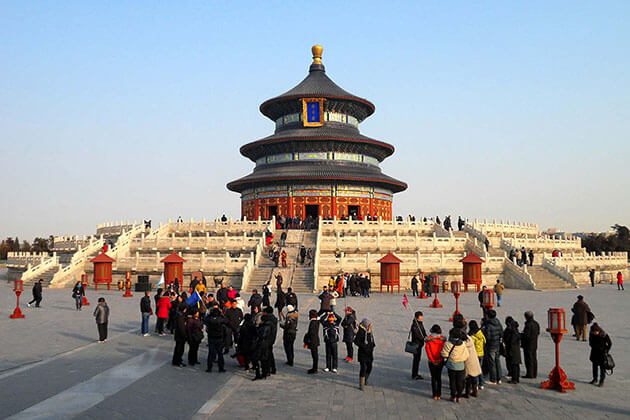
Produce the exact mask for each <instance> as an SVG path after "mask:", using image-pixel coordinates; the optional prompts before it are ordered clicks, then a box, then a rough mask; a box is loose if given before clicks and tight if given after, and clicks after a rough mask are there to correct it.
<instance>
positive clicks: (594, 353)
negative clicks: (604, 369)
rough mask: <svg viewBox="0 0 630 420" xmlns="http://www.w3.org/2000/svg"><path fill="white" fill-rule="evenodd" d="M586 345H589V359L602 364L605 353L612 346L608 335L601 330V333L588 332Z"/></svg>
mask: <svg viewBox="0 0 630 420" xmlns="http://www.w3.org/2000/svg"><path fill="white" fill-rule="evenodd" d="M588 345H589V346H591V355H590V357H589V360H590V361H591V362H593V363H597V364H600V365H601V364H602V363H604V360H606V353H608V352H609V351H610V348H611V347H612V341H611V340H610V336H609V335H608V334H606V333H605V332H603V331H602V333H601V334H592V333H591V334H589V336H588Z"/></svg>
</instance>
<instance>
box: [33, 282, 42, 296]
mask: <svg viewBox="0 0 630 420" xmlns="http://www.w3.org/2000/svg"><path fill="white" fill-rule="evenodd" d="M33 297H34V298H35V299H41V297H42V284H41V283H40V282H35V284H34V285H33Z"/></svg>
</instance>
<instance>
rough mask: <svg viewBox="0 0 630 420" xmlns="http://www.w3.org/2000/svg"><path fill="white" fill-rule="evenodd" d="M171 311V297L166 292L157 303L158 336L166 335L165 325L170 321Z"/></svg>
mask: <svg viewBox="0 0 630 420" xmlns="http://www.w3.org/2000/svg"><path fill="white" fill-rule="evenodd" d="M170 309H171V297H170V295H169V293H168V292H166V293H165V294H164V295H163V296H162V297H161V298H160V299H158V301H157V305H156V309H155V312H156V314H157V325H156V327H155V328H156V329H157V332H158V334H160V335H164V323H165V322H166V320H167V319H168V313H169V311H170Z"/></svg>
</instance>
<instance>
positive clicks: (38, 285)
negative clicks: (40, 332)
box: [26, 279, 44, 308]
mask: <svg viewBox="0 0 630 420" xmlns="http://www.w3.org/2000/svg"><path fill="white" fill-rule="evenodd" d="M43 281H44V280H43V279H39V280H37V281H36V282H35V284H34V285H33V290H32V292H33V300H31V301H30V302H29V303H27V304H26V306H28V307H29V308H30V307H31V305H32V304H33V302H35V307H36V308H39V307H40V306H39V304H40V303H41V302H42V282H43Z"/></svg>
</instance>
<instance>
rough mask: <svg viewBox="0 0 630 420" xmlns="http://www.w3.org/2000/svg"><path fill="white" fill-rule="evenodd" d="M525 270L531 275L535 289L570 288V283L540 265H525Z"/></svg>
mask: <svg viewBox="0 0 630 420" xmlns="http://www.w3.org/2000/svg"><path fill="white" fill-rule="evenodd" d="M527 271H528V272H529V274H530V275H531V276H532V280H534V283H536V289H538V290H553V289H571V288H572V286H571V284H569V283H568V282H566V281H564V280H563V279H562V278H561V277H559V276H557V275H555V274H554V273H552V272H551V271H549V270H547V269H546V268H544V267H542V266H539V265H534V266H532V267H527Z"/></svg>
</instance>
